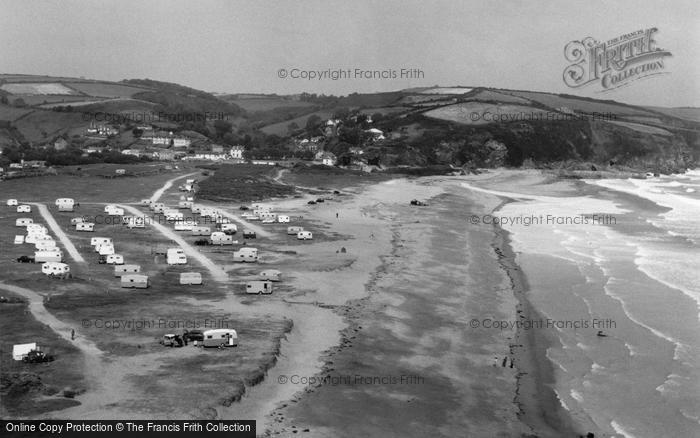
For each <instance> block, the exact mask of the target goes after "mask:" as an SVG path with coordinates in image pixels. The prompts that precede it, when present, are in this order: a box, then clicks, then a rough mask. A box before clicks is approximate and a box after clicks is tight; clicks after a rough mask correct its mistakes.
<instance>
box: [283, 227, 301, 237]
mask: <svg viewBox="0 0 700 438" xmlns="http://www.w3.org/2000/svg"><path fill="white" fill-rule="evenodd" d="M300 231H304V228H303V227H287V234H288V235H290V236H296V235H297V234H299V232H300Z"/></svg>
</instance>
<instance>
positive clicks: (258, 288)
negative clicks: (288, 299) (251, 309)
mask: <svg viewBox="0 0 700 438" xmlns="http://www.w3.org/2000/svg"><path fill="white" fill-rule="evenodd" d="M245 292H246V293H247V294H258V295H260V294H266V295H267V294H271V293H272V282H271V281H269V280H252V281H249V282H248V283H246V285H245Z"/></svg>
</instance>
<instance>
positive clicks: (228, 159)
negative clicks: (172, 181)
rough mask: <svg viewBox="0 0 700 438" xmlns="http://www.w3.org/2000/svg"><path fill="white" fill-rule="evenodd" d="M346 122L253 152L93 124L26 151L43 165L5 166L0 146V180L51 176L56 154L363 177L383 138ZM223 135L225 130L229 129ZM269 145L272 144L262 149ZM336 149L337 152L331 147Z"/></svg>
mask: <svg viewBox="0 0 700 438" xmlns="http://www.w3.org/2000/svg"><path fill="white" fill-rule="evenodd" d="M85 115H88V116H89V114H85ZM346 117H347V119H345V120H344V119H340V118H333V117H332V118H329V119H328V120H325V121H320V122H319V123H318V126H317V127H315V128H314V129H313V130H311V132H315V134H317V135H309V134H308V132H309V131H303V132H300V133H299V134H297V135H292V136H289V137H288V138H286V139H284V140H282V142H281V143H280V142H279V141H280V140H279V139H276V138H273V139H269V140H262V141H263V142H264V144H263V145H262V146H260V147H258V148H254V147H252V146H245V145H242V144H235V145H230V144H226V143H222V142H216V141H215V140H212V139H211V138H208V137H206V136H204V135H202V134H201V133H198V132H195V131H192V130H183V129H180V127H179V126H178V125H172V124H168V125H167V126H166V127H165V128H164V127H162V126H159V125H150V124H141V125H135V124H133V123H131V122H128V121H126V122H125V123H123V124H116V123H95V121H94V120H92V121H91V122H90V123H89V124H88V125H87V126H84V127H81V128H76V129H74V130H72V132H73V134H72V135H68V134H63V135H59V136H57V137H55V138H54V139H49V140H48V141H44V142H41V143H39V144H35V145H32V146H31V149H32V150H33V152H32V154H33V155H40V156H42V157H43V156H46V157H48V158H49V159H48V160H46V159H41V160H39V159H37V160H30V159H25V158H24V154H22V155H21V158H20V159H19V160H16V161H11V162H9V163H8V162H7V161H8V160H11V158H8V154H7V153H6V152H5V153H4V151H3V147H2V146H0V163H1V162H3V161H4V162H6V164H5V167H2V166H0V179H10V178H20V177H26V176H41V175H46V174H55V169H54V167H53V166H52V164H51V163H50V162H49V161H51V157H55V156H56V155H57V154H58V155H60V154H65V155H70V157H71V158H68V160H69V161H74V162H76V163H79V162H81V161H84V162H92V161H95V160H109V161H110V162H123V163H134V162H144V161H162V162H178V161H190V162H209V163H229V164H243V163H250V164H256V165H273V166H274V165H282V166H286V167H289V166H291V165H293V164H294V163H296V162H299V161H301V162H307V163H309V164H317V165H324V166H342V167H344V168H349V169H357V170H363V171H366V172H371V171H372V170H376V169H378V167H377V165H378V164H379V162H378V161H377V160H376V158H375V159H373V158H371V157H369V156H367V155H366V154H365V152H366V148H367V146H372V145H375V144H381V143H382V142H383V141H384V140H386V139H387V136H386V135H385V133H384V132H383V131H382V130H380V129H377V128H376V127H370V126H371V123H372V117H371V116H362V115H358V114H354V115H349V116H346ZM346 122H347V123H351V124H357V123H361V124H363V126H365V127H366V128H367V129H364V130H362V131H361V137H362V139H361V140H360V139H359V138H358V142H359V144H358V145H354V146H353V145H350V144H346V143H343V142H342V141H340V139H341V138H342V134H343V129H344V124H345V123H346ZM228 129H229V130H230V129H231V128H230V125H229V126H228ZM273 137H274V136H273ZM270 142H271V143H274V144H267V143H270ZM339 143H340V149H338V147H337V145H338V144H339ZM331 149H334V150H336V151H338V150H340V151H342V153H341V154H340V155H338V154H336V153H334V152H332V151H331ZM41 151H43V154H42V152H41ZM3 154H4V157H3ZM3 158H4V160H3ZM61 164H71V163H69V162H61ZM122 173H123V172H122Z"/></svg>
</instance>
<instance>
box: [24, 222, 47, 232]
mask: <svg viewBox="0 0 700 438" xmlns="http://www.w3.org/2000/svg"><path fill="white" fill-rule="evenodd" d="M48 232H49V230H47V229H46V227H45V226H43V225H41V224H28V225H27V234H48Z"/></svg>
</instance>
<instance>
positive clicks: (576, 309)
mask: <svg viewBox="0 0 700 438" xmlns="http://www.w3.org/2000/svg"><path fill="white" fill-rule="evenodd" d="M572 184H578V185H580V187H579V189H580V190H577V191H576V193H580V195H576V196H571V195H568V196H564V197H561V196H537V195H521V194H507V193H506V194H504V193H499V194H500V195H501V196H508V197H510V198H511V199H512V200H513V202H509V203H506V204H504V205H503V206H502V207H501V208H500V209H499V210H498V211H497V212H495V213H494V214H495V215H496V216H497V217H499V218H501V226H502V227H503V228H504V229H506V230H507V231H508V232H509V233H510V237H511V245H512V247H513V250H514V252H515V253H516V261H517V263H518V264H519V266H520V267H521V269H522V270H523V272H524V274H525V276H526V278H527V281H528V284H529V291H528V298H529V300H530V301H531V303H532V305H533V306H534V307H535V308H536V309H537V310H538V312H539V316H538V317H537V319H538V320H537V321H530V322H529V323H528V324H527V325H526V326H527V327H528V328H527V329H529V330H539V331H540V334H541V335H542V336H543V337H545V338H546V339H547V340H548V342H549V345H550V346H549V348H548V349H547V358H548V359H549V360H550V361H551V363H552V364H553V368H554V370H555V383H554V387H553V388H552V389H553V390H554V391H555V393H556V395H557V397H558V399H559V402H560V403H561V405H562V407H563V408H564V409H565V410H566V411H568V412H569V414H570V416H571V417H572V419H573V420H574V422H576V423H578V424H579V425H581V427H582V429H583V430H595V431H598V433H599V434H602V435H603V436H615V437H627V438H642V437H650V438H658V437H698V436H700V172H699V171H697V170H696V171H690V172H687V173H684V174H677V175H669V176H658V177H649V178H647V179H599V180H585V181H582V182H576V183H572ZM518 218H520V219H518ZM596 436H599V435H598V434H597V435H596Z"/></svg>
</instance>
